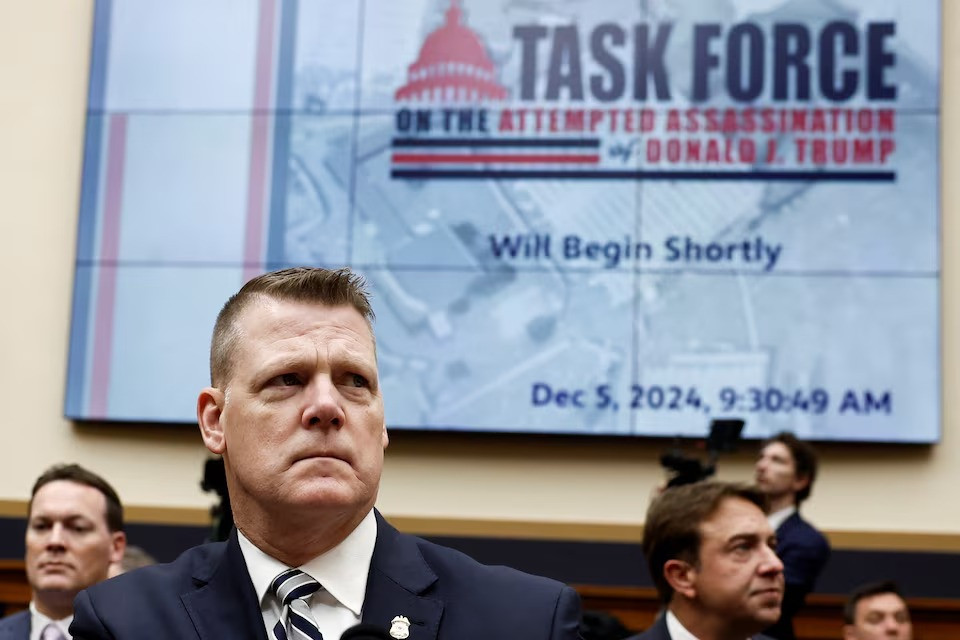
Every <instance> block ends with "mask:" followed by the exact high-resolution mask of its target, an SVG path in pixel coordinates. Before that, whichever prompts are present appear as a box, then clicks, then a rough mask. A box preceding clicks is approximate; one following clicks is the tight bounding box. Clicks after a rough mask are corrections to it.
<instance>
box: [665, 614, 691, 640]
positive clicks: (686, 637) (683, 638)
mask: <svg viewBox="0 0 960 640" xmlns="http://www.w3.org/2000/svg"><path fill="white" fill-rule="evenodd" d="M665 617H666V619H667V633H669V634H670V640H698V638H697V636H695V635H693V634H692V633H690V632H689V631H687V628H686V627H685V626H683V625H682V624H681V623H680V621H679V620H678V619H677V616H675V615H673V611H670V610H669V609H667V614H666V616H665Z"/></svg>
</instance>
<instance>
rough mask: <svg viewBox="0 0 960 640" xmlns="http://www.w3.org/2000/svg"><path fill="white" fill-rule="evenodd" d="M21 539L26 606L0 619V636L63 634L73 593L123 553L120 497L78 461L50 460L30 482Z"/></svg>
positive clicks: (10, 639)
mask: <svg viewBox="0 0 960 640" xmlns="http://www.w3.org/2000/svg"><path fill="white" fill-rule="evenodd" d="M24 542H25V546H26V550H27V553H26V558H25V564H26V569H27V582H28V583H29V584H30V591H31V600H30V607H29V609H28V610H27V611H21V612H20V613H15V614H13V615H12V616H8V617H6V618H4V619H3V620H0V640H28V639H29V638H31V637H33V638H42V639H43V640H66V639H68V638H69V637H70V636H69V635H67V629H68V627H69V626H70V621H71V620H72V619H73V599H74V598H75V597H76V595H77V593H78V592H79V591H80V590H81V589H85V588H87V587H89V586H91V585H93V584H95V583H97V582H100V581H101V580H105V579H106V578H107V575H108V571H109V569H110V564H111V563H112V562H117V561H119V560H120V558H121V557H122V556H123V550H124V547H125V545H126V536H125V534H124V532H123V507H122V506H121V504H120V498H119V497H118V496H117V492H116V491H114V490H113V487H111V486H110V484H109V483H107V481H106V480H104V479H103V478H101V477H100V476H98V475H97V474H95V473H93V472H91V471H88V470H87V469H84V468H83V467H81V466H79V465H76V464H69V465H56V466H53V467H51V468H49V469H47V470H46V471H45V472H44V473H43V474H42V475H41V476H40V477H39V478H37V480H36V482H35V483H34V485H33V490H32V491H31V493H30V504H29V506H28V509H27V532H26V536H25V541H24ZM31 631H33V633H31Z"/></svg>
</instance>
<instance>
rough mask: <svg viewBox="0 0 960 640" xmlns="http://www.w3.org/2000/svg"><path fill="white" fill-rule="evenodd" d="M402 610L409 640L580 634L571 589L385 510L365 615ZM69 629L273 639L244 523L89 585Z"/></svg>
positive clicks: (77, 639) (80, 635)
mask: <svg viewBox="0 0 960 640" xmlns="http://www.w3.org/2000/svg"><path fill="white" fill-rule="evenodd" d="M398 615H403V616H406V617H407V618H408V619H409V620H410V623H411V624H410V640H489V639H490V638H497V639H498V640H511V639H512V638H516V639H517V640H576V639H577V638H578V633H577V629H578V626H579V623H580V606H579V599H578V596H577V594H576V592H575V591H574V590H573V589H571V588H569V587H566V586H564V585H562V584H560V583H558V582H554V581H553V580H548V579H547V578H540V577H536V576H531V575H527V574H524V573H520V572H519V571H516V570H514V569H509V568H506V567H488V566H484V565H481V564H479V563H478V562H476V561H475V560H473V559H471V558H469V557H467V556H465V555H463V554H462V553H460V552H458V551H454V550H453V549H448V548H446V547H441V546H438V545H435V544H432V543H430V542H427V541H426V540H422V539H420V538H416V537H413V536H408V535H404V534H401V533H399V532H398V531H397V530H396V529H394V528H393V527H391V526H390V525H389V524H387V522H386V521H385V520H384V519H383V518H382V517H381V516H380V514H379V513H377V542H376V546H375V547H374V552H373V558H372V560H371V562H370V577H369V579H368V581H367V592H366V596H365V600H364V603H363V614H362V621H363V622H366V623H370V624H375V625H377V626H379V627H382V628H384V629H389V628H390V621H391V620H392V619H393V618H394V616H398ZM70 632H71V634H72V635H73V637H74V640H93V639H95V638H119V639H124V638H130V639H131V640H132V639H137V640H141V639H142V640H153V639H156V640H169V639H170V638H176V639H177V640H185V639H188V638H200V639H201V640H223V639H224V638H229V639H230V640H265V639H266V637H267V636H266V632H265V629H264V625H263V617H262V616H261V614H260V604H259V602H258V601H257V596H256V594H255V592H254V590H253V585H252V583H251V582H250V576H249V574H248V573H247V567H246V564H245V563H244V561H243V555H242V554H241V552H240V544H239V542H238V541H237V533H236V531H234V532H233V533H232V534H231V536H230V539H229V540H228V541H227V542H221V543H213V544H206V545H202V546H200V547H194V548H193V549H190V550H188V551H186V552H184V554H183V555H181V556H180V557H179V558H178V559H177V560H175V561H174V562H172V563H170V564H165V565H155V566H152V567H146V568H143V569H139V570H136V571H132V572H130V573H127V574H123V575H120V576H118V577H117V578H114V579H112V580H108V581H106V582H102V583H100V584H98V585H95V586H93V587H91V588H89V589H87V590H86V591H82V592H81V593H80V594H79V595H78V596H77V599H76V600H75V601H74V619H73V624H72V625H70ZM327 640H338V639H337V638H328V639H327Z"/></svg>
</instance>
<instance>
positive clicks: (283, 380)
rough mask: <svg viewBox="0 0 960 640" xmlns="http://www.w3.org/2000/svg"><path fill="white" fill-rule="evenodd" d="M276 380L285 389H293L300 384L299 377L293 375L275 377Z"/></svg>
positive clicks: (286, 374)
mask: <svg viewBox="0 0 960 640" xmlns="http://www.w3.org/2000/svg"><path fill="white" fill-rule="evenodd" d="M277 379H278V380H279V381H280V384H282V385H283V386H285V387H295V386H297V385H299V384H300V376H298V375H297V374H295V373H285V374H283V375H281V376H277Z"/></svg>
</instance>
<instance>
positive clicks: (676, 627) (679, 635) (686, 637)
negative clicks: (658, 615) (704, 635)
mask: <svg viewBox="0 0 960 640" xmlns="http://www.w3.org/2000/svg"><path fill="white" fill-rule="evenodd" d="M664 617H665V618H666V619H667V632H668V633H669V634H670V640H700V639H699V638H698V637H697V636H695V635H693V634H692V633H690V631H688V630H687V628H686V627H685V626H683V625H682V624H680V621H679V620H677V616H675V615H673V611H670V610H669V609H667V613H666V615H665V616H664ZM746 640H751V639H750V638H747V639H746Z"/></svg>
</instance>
